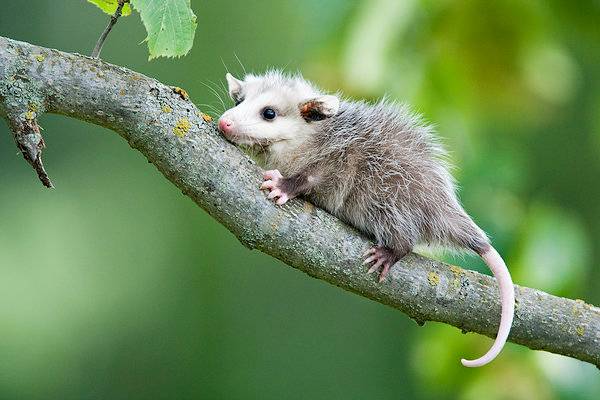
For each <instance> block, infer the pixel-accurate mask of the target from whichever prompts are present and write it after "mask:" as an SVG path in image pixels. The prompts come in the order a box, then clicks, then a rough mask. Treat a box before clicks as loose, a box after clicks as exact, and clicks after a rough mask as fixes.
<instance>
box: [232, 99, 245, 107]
mask: <svg viewBox="0 0 600 400" xmlns="http://www.w3.org/2000/svg"><path fill="white" fill-rule="evenodd" d="M242 101H244V98H243V97H236V98H235V99H234V102H235V105H236V106H239V105H240V103H241V102H242Z"/></svg>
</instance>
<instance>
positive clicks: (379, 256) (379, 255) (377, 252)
mask: <svg viewBox="0 0 600 400" xmlns="http://www.w3.org/2000/svg"><path fill="white" fill-rule="evenodd" d="M364 256H368V257H367V258H366V259H365V261H363V264H370V263H373V265H371V268H369V272H368V273H369V274H370V273H373V272H375V271H378V270H379V269H381V273H380V274H379V282H383V280H384V279H385V278H386V276H387V275H388V273H389V271H390V268H391V267H392V265H394V263H396V261H398V257H396V256H395V255H394V253H393V252H392V250H390V249H388V248H387V247H383V246H373V247H371V248H370V249H369V250H367V251H366V252H365V254H364Z"/></svg>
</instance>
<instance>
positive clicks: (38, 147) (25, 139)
mask: <svg viewBox="0 0 600 400" xmlns="http://www.w3.org/2000/svg"><path fill="white" fill-rule="evenodd" d="M10 121H11V127H12V130H13V135H14V138H15V143H16V145H17V148H18V149H19V150H20V151H21V154H23V158H24V159H25V160H26V161H27V162H28V163H29V164H30V165H31V166H32V167H33V169H34V170H35V172H36V173H37V175H38V178H39V179H40V181H41V182H42V184H43V185H44V186H46V187H47V188H53V187H54V185H53V184H52V181H51V180H50V177H49V176H48V174H47V173H46V170H45V169H44V164H43V162H42V150H43V149H44V148H45V147H46V144H45V142H44V138H43V137H42V134H41V133H40V126H39V124H38V123H37V119H36V118H35V117H31V118H28V117H26V118H16V119H12V118H10Z"/></svg>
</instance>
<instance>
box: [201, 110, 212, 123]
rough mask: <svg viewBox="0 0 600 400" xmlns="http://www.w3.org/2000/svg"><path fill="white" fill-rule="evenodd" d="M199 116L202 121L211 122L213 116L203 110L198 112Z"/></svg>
mask: <svg viewBox="0 0 600 400" xmlns="http://www.w3.org/2000/svg"><path fill="white" fill-rule="evenodd" d="M200 116H201V117H202V119H203V120H204V122H212V120H213V118H212V117H211V116H210V115H208V114H204V113H203V112H201V113H200Z"/></svg>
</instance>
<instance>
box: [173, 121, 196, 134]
mask: <svg viewBox="0 0 600 400" xmlns="http://www.w3.org/2000/svg"><path fill="white" fill-rule="evenodd" d="M191 127H192V124H191V123H190V121H189V120H188V119H187V118H181V119H180V120H179V121H177V124H176V125H175V127H174V128H173V134H174V135H175V136H177V137H179V138H182V137H184V136H185V135H187V133H188V132H189V131H190V128H191Z"/></svg>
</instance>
